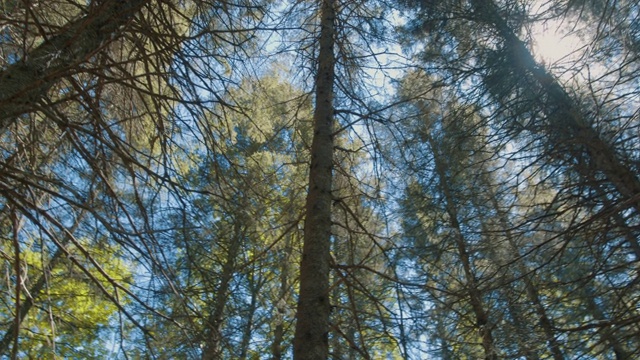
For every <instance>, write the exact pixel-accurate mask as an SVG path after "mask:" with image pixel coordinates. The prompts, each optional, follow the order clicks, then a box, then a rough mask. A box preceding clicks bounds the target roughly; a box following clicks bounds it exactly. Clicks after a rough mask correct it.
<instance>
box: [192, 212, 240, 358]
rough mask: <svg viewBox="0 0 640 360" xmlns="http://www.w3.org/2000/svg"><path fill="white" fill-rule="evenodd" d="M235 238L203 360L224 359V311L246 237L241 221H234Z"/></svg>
mask: <svg viewBox="0 0 640 360" xmlns="http://www.w3.org/2000/svg"><path fill="white" fill-rule="evenodd" d="M234 222H235V223H234V226H233V227H234V229H233V238H232V239H231V241H230V243H229V250H228V251H227V258H226V259H225V262H224V265H223V266H222V274H220V285H219V286H218V288H217V289H216V298H215V302H214V304H213V306H212V309H211V313H210V314H209V317H208V318H207V321H206V323H205V334H206V339H205V341H206V344H205V347H204V350H203V351H202V360H220V359H222V349H221V346H220V342H221V341H222V337H221V328H222V323H223V316H224V309H225V307H226V305H227V300H228V297H229V288H230V286H231V280H232V279H233V275H234V273H235V270H236V265H235V264H236V258H237V257H238V252H239V251H240V245H241V244H242V237H243V236H244V234H243V232H242V229H241V226H242V225H241V224H240V222H241V220H240V219H234Z"/></svg>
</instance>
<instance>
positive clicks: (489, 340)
mask: <svg viewBox="0 0 640 360" xmlns="http://www.w3.org/2000/svg"><path fill="white" fill-rule="evenodd" d="M425 137H426V139H427V142H428V143H429V146H430V147H431V149H432V151H433V158H434V162H435V170H436V173H437V175H438V178H439V183H440V190H441V191H442V193H443V195H444V202H445V206H446V211H447V214H448V215H449V222H450V226H451V228H452V229H453V232H454V237H455V242H456V246H457V249H458V256H459V257H460V262H461V263H462V268H463V270H464V276H465V281H466V283H467V284H466V285H467V293H468V294H469V302H470V304H471V308H472V310H473V313H474V315H475V317H476V327H477V328H478V331H479V333H480V337H481V339H482V347H483V349H484V355H485V359H486V360H497V359H498V354H497V352H496V349H495V344H494V340H493V334H492V325H491V323H490V322H489V315H488V313H487V310H486V309H485V306H484V304H483V301H482V292H481V291H480V289H479V288H478V281H477V279H476V276H475V273H474V272H473V269H472V268H471V259H470V256H469V251H468V249H467V243H466V240H465V238H464V236H463V234H462V230H461V229H462V228H461V225H460V222H459V220H458V210H457V209H456V205H455V204H456V203H457V201H456V200H455V199H454V198H453V194H452V193H451V191H450V188H449V185H448V178H447V176H446V170H445V169H446V164H445V163H443V161H442V159H441V158H440V155H439V154H438V149H437V148H436V146H437V144H435V142H434V141H433V139H432V138H431V136H430V135H429V134H425Z"/></svg>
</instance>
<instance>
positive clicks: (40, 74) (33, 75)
mask: <svg viewBox="0 0 640 360" xmlns="http://www.w3.org/2000/svg"><path fill="white" fill-rule="evenodd" d="M146 2H147V1H146V0H128V1H124V0H102V1H92V2H91V5H90V6H89V9H88V13H87V15H86V16H84V17H81V18H79V19H77V20H75V21H73V22H71V23H69V24H68V25H67V26H65V27H64V29H63V30H62V31H61V32H60V33H59V34H57V35H55V36H53V37H51V38H49V39H45V41H44V42H43V43H42V44H41V45H40V46H38V47H36V48H35V49H33V50H32V51H31V52H29V54H27V55H25V56H24V58H22V59H20V60H18V61H16V62H15V63H13V64H11V65H9V66H8V67H7V68H5V69H4V70H3V71H2V72H0V133H4V132H5V131H6V129H7V128H8V127H9V126H10V125H11V124H12V123H13V122H15V121H16V119H17V117H18V116H20V115H22V114H24V113H27V112H29V111H32V110H33V108H34V104H36V103H37V102H38V101H40V100H41V99H42V98H43V97H45V96H46V94H47V92H48V91H49V89H51V87H52V86H53V85H55V84H56V83H57V82H58V81H60V80H61V79H62V78H64V77H66V76H68V75H70V73H71V72H72V70H73V69H74V68H77V67H78V65H79V64H81V63H83V62H86V61H88V60H89V59H90V58H91V57H92V56H93V55H94V54H95V53H96V52H97V51H99V50H100V49H101V48H103V47H104V46H105V45H106V44H107V43H109V42H111V41H113V40H114V39H115V38H116V36H115V34H116V33H117V32H118V30H119V29H120V28H121V27H122V26H124V25H125V24H127V23H128V22H129V21H130V20H131V19H132V18H133V17H134V16H135V15H136V14H137V13H138V12H139V11H140V10H141V9H142V7H143V6H144V4H145V3H146Z"/></svg>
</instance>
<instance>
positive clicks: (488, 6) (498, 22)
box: [472, 0, 640, 212]
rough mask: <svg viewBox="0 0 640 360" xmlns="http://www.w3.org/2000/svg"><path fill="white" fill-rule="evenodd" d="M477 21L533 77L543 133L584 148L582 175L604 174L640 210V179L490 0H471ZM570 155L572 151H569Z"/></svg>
mask: <svg viewBox="0 0 640 360" xmlns="http://www.w3.org/2000/svg"><path fill="white" fill-rule="evenodd" d="M472 4H473V6H474V7H475V9H476V12H477V14H478V18H477V19H476V20H477V21H478V22H483V23H486V24H488V25H489V26H492V27H493V28H494V29H495V30H496V32H497V33H498V36H500V37H501V38H502V39H503V40H504V43H505V46H506V47H507V50H508V52H509V56H510V57H511V63H512V64H513V66H514V69H515V70H516V71H517V72H518V73H520V74H522V75H523V76H524V77H527V78H531V79H533V80H534V81H535V82H536V83H537V85H538V86H539V87H540V88H541V89H542V90H543V91H544V93H545V95H546V100H544V106H545V111H546V112H547V114H548V116H549V118H550V119H549V120H550V121H549V124H548V126H547V127H546V130H543V131H546V134H545V136H546V137H547V138H548V139H549V140H551V142H553V143H554V144H553V145H556V146H566V145H567V144H572V145H573V146H575V147H574V148H573V150H572V151H573V152H577V151H582V150H584V151H585V152H586V154H587V155H588V157H589V159H590V160H591V162H592V163H591V164H589V165H587V166H588V167H587V168H586V169H584V168H579V167H578V168H576V170H577V171H578V172H579V173H582V174H583V175H584V174H585V172H587V173H588V175H593V174H596V173H598V172H602V174H603V175H604V176H605V177H606V179H607V181H608V182H609V184H610V185H611V186H613V187H614V188H615V189H616V191H617V192H618V193H619V194H620V195H621V196H622V198H623V199H624V200H625V201H626V202H628V204H629V205H630V206H632V207H634V208H635V209H636V211H638V212H640V180H639V179H638V177H637V175H636V174H635V173H634V171H632V170H631V169H630V168H629V167H628V166H625V165H624V164H623V163H622V162H621V161H620V159H619V158H618V156H617V154H616V153H615V151H614V149H613V148H612V147H611V145H610V144H609V143H607V142H606V141H605V140H603V139H602V136H601V135H600V134H599V133H598V131H596V129H594V128H593V126H592V125H591V124H589V122H588V121H587V119H586V118H585V116H584V113H583V111H582V110H581V109H580V107H579V106H578V104H577V103H576V102H575V101H574V100H573V99H572V98H571V96H569V94H568V93H567V91H566V90H565V89H564V88H563V87H562V85H560V84H559V83H558V81H556V79H555V78H554V77H553V76H552V75H551V74H549V73H548V72H547V71H546V70H545V69H544V67H542V66H540V65H538V63H537V62H536V61H535V59H534V57H533V55H531V52H530V51H529V50H528V49H527V47H526V46H525V44H524V43H523V42H522V41H521V40H520V39H519V38H518V37H517V36H516V34H515V33H514V32H513V29H512V28H511V27H510V26H509V24H508V23H507V22H506V21H505V19H504V18H502V16H501V15H500V14H499V12H498V9H497V6H496V4H495V3H494V2H493V1H492V0H472ZM569 155H572V154H569Z"/></svg>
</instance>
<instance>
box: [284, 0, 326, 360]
mask: <svg viewBox="0 0 640 360" xmlns="http://www.w3.org/2000/svg"><path fill="white" fill-rule="evenodd" d="M320 16H321V20H320V51H319V54H318V72H317V77H316V84H315V98H316V99H315V100H316V101H315V109H314V114H313V122H314V132H313V140H312V143H311V168H310V171H309V193H308V194H307V200H306V205H305V209H306V218H305V223H304V245H303V249H302V260H301V262H300V294H299V298H298V306H297V313H296V318H297V323H296V331H295V335H294V339H293V358H294V359H295V360H325V359H327V357H328V356H329V316H330V303H329V259H330V247H331V205H332V196H331V186H332V185H331V184H332V167H333V135H332V133H333V112H334V109H333V87H334V77H335V69H334V67H335V57H334V53H333V51H334V42H335V39H334V37H335V29H334V18H335V1H334V0H323V1H322V5H321V14H320Z"/></svg>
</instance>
